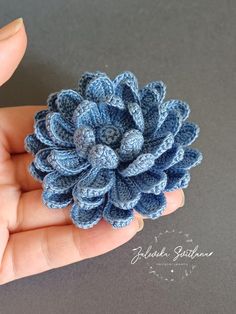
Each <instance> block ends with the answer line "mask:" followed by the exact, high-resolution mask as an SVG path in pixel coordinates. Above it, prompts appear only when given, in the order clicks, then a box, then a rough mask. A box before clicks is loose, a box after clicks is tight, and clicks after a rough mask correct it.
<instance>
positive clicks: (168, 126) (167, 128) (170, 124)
mask: <svg viewBox="0 0 236 314" xmlns="http://www.w3.org/2000/svg"><path fill="white" fill-rule="evenodd" d="M182 122H183V120H182V116H181V114H180V113H179V112H178V111H177V110H175V109H172V110H170V111H169V112H168V115H167V117H166V119H165V121H164V122H163V123H162V125H161V127H160V128H159V129H158V130H156V132H155V136H163V135H165V134H166V133H167V132H171V133H172V134H173V135H174V136H175V135H176V134H177V133H178V131H179V130H180V128H181V126H182Z"/></svg>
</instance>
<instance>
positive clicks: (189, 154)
mask: <svg viewBox="0 0 236 314" xmlns="http://www.w3.org/2000/svg"><path fill="white" fill-rule="evenodd" d="M201 161H202V153H201V152H200V151H199V150H198V149H196V148H189V147H186V148H185V149H184V157H183V159H182V160H181V161H180V162H178V163H176V164H175V165H174V166H173V167H171V169H184V170H189V169H191V168H192V167H196V166H197V165H199V164H200V162H201Z"/></svg>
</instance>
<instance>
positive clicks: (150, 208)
mask: <svg viewBox="0 0 236 314" xmlns="http://www.w3.org/2000/svg"><path fill="white" fill-rule="evenodd" d="M165 207H166V198H165V195H164V193H161V194H158V195H154V194H142V197H141V199H140V201H139V202H138V203H137V204H136V206H135V210H136V211H137V212H138V213H139V214H141V215H142V216H144V217H148V218H151V219H157V218H158V217H160V216H161V215H162V213H163V211H164V209H165Z"/></svg>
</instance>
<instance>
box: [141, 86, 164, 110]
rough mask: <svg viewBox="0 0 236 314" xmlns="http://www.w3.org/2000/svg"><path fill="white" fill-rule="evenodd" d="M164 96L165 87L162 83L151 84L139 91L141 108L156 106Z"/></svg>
mask: <svg viewBox="0 0 236 314" xmlns="http://www.w3.org/2000/svg"><path fill="white" fill-rule="evenodd" d="M165 95H166V85H165V84H164V83H163V82H162V81H156V82H151V83H149V84H147V85H146V86H144V88H142V89H141V90H140V99H141V104H142V108H143V107H150V106H153V105H158V104H159V103H161V102H162V101H163V99H164V98H165Z"/></svg>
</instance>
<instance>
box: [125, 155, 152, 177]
mask: <svg viewBox="0 0 236 314" xmlns="http://www.w3.org/2000/svg"><path fill="white" fill-rule="evenodd" d="M154 163H155V157H154V155H152V154H141V155H139V156H138V157H137V158H136V159H135V160H134V161H133V162H132V163H131V164H129V165H128V166H127V167H126V168H124V169H122V170H120V173H121V174H122V175H123V176H124V177H132V176H136V175H138V174H140V173H143V172H145V171H147V170H148V169H150V168H151V167H152V166H153V165H154Z"/></svg>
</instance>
